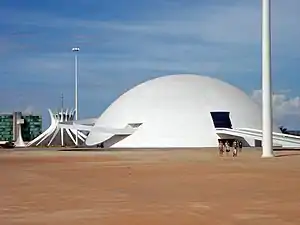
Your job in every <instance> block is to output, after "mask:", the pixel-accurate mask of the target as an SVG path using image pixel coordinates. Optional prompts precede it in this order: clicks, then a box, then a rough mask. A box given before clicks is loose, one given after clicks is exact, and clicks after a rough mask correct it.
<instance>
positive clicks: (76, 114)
mask: <svg viewBox="0 0 300 225" xmlns="http://www.w3.org/2000/svg"><path fill="white" fill-rule="evenodd" d="M72 51H73V52H74V53H75V112H76V113H75V120H78V65H77V53H78V52H79V51H80V49H79V47H76V48H72ZM76 146H78V130H77V129H76Z"/></svg>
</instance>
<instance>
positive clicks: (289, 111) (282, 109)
mask: <svg viewBox="0 0 300 225" xmlns="http://www.w3.org/2000/svg"><path fill="white" fill-rule="evenodd" d="M288 92H289V91H288V90H284V91H280V92H279V93H277V94H275V93H274V94H273V115H274V119H275V120H276V121H278V123H280V124H285V120H286V119H287V118H288V117H292V118H295V119H297V120H299V118H300V96H296V97H289V96H288V95H287V93H288ZM251 97H252V99H253V100H254V101H255V102H257V103H258V104H261V102H262V91H261V90H254V91H253V93H252V95H251Z"/></svg>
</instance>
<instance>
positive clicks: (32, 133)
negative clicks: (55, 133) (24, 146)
mask: <svg viewBox="0 0 300 225" xmlns="http://www.w3.org/2000/svg"><path fill="white" fill-rule="evenodd" d="M14 115H17V114H16V113H12V114H9V113H8V114H0V141H15V140H14ZM21 118H22V119H24V124H22V125H21V129H22V137H23V140H24V141H25V142H27V141H31V140H33V139H34V138H36V137H37V136H39V135H40V134H41V133H42V117H41V116H40V115H22V116H21Z"/></svg>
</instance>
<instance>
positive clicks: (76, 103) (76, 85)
mask: <svg viewBox="0 0 300 225" xmlns="http://www.w3.org/2000/svg"><path fill="white" fill-rule="evenodd" d="M75 110H76V114H75V120H78V74H77V53H75ZM76 146H78V130H77V129H76Z"/></svg>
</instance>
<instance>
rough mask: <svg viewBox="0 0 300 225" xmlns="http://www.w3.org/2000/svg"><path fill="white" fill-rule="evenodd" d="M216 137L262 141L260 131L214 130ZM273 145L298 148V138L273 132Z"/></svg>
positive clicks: (299, 140) (243, 129) (299, 145)
mask: <svg viewBox="0 0 300 225" xmlns="http://www.w3.org/2000/svg"><path fill="white" fill-rule="evenodd" d="M216 133H217V134H218V135H229V136H235V137H241V138H245V139H248V140H249V139H252V140H253V143H254V142H255V140H259V141H262V130H257V129H250V128H236V129H229V128H216ZM273 144H274V146H282V147H300V136H294V135H290V134H283V133H277V132H273Z"/></svg>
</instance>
